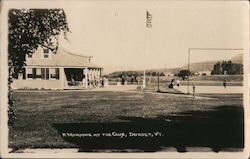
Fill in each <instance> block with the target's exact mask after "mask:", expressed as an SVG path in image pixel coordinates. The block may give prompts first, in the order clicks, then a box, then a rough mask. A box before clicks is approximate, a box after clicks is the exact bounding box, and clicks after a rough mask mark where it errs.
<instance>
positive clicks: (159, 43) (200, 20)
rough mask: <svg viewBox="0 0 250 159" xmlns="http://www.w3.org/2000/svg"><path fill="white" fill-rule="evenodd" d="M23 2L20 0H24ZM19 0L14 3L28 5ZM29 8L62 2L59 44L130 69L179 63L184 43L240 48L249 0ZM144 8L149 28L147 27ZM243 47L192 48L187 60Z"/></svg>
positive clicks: (184, 56) (77, 3)
mask: <svg viewBox="0 0 250 159" xmlns="http://www.w3.org/2000/svg"><path fill="white" fill-rule="evenodd" d="M24 2H25V1H24ZM24 2H20V3H19V4H17V1H15V5H16V6H18V7H22V5H23V6H28V5H27V4H24ZM27 2H28V4H31V3H32V5H31V8H34V7H40V8H44V7H46V6H48V7H49V8H63V9H64V10H65V13H66V15H67V21H68V24H69V29H70V31H71V33H69V34H68V39H69V41H66V40H64V39H62V38H61V40H60V46H61V47H63V48H64V49H66V50H68V51H70V52H73V53H77V54H80V55H91V56H93V59H92V60H93V62H95V63H96V64H98V65H100V66H121V67H125V68H130V69H131V68H132V69H144V68H146V69H153V68H164V67H165V66H166V67H167V68H171V67H180V66H182V65H185V64H187V61H188V60H187V59H188V49H189V48H243V49H245V47H246V43H247V41H248V19H247V18H248V16H246V15H247V14H248V2H242V1H241V2H236V1H161V0H156V1H122V0H120V1H98V0H96V1H80V0H78V1H67V2H64V1H57V2H47V3H45V2H43V1H39V2H36V3H33V2H31V1H27ZM146 10H148V11H149V12H150V14H152V16H153V17H152V28H146ZM239 53H244V50H243V51H239V50H238V51H229V50H227V51H223V50H221V51H206V50H204V51H197V50H196V51H195V50H192V51H191V56H190V61H191V62H199V61H210V60H221V59H224V60H226V59H230V58H231V57H233V56H235V55H237V54H239Z"/></svg>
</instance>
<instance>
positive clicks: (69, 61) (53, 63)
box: [26, 48, 101, 68]
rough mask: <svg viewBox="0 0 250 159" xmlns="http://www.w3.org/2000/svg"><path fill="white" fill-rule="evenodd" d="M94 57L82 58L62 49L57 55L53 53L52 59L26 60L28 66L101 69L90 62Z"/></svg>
mask: <svg viewBox="0 0 250 159" xmlns="http://www.w3.org/2000/svg"><path fill="white" fill-rule="evenodd" d="M91 57H92V56H82V55H77V54H73V53H71V52H68V51H66V50H64V49H62V48H59V49H58V50H57V53H51V54H50V58H48V59H43V58H41V59H40V58H30V59H27V60H26V65H27V66H47V67H91V68H101V67H99V66H97V65H96V64H94V63H92V62H89V58H91Z"/></svg>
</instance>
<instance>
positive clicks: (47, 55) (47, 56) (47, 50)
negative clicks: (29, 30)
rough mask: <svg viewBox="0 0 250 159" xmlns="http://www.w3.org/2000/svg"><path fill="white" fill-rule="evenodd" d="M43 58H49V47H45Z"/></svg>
mask: <svg viewBox="0 0 250 159" xmlns="http://www.w3.org/2000/svg"><path fill="white" fill-rule="evenodd" d="M43 58H49V49H43Z"/></svg>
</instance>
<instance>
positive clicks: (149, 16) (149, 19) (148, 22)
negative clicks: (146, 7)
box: [146, 11, 152, 28]
mask: <svg viewBox="0 0 250 159" xmlns="http://www.w3.org/2000/svg"><path fill="white" fill-rule="evenodd" d="M146 27H147V28H151V27H152V14H150V13H149V11H147V12H146Z"/></svg>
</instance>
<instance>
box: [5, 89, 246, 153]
mask: <svg viewBox="0 0 250 159" xmlns="http://www.w3.org/2000/svg"><path fill="white" fill-rule="evenodd" d="M14 100H15V104H14V108H13V109H14V112H15V114H16V117H17V121H16V122H15V124H14V127H10V129H9V132H10V134H9V137H10V138H9V141H10V142H9V147H11V148H13V149H22V148H41V147H42V148H67V147H77V145H74V144H72V143H69V142H67V141H65V140H64V139H63V138H62V137H61V136H60V134H59V133H58V132H57V130H56V129H55V128H54V127H53V124H60V123H64V124H67V123H104V122H105V123H114V122H123V121H126V120H124V118H126V117H127V118H130V117H134V118H136V117H142V116H145V118H146V119H154V118H157V117H159V116H173V117H174V116H178V114H182V113H183V112H206V111H213V110H214V109H216V108H217V107H223V106H232V107H236V108H237V107H238V108H242V107H243V102H242V95H240V94H231V95H223V94H222V95H216V96H214V95H212V96H211V95H209V94H207V95H205V96H204V97H201V98H196V99H195V100H193V99H192V97H190V96H187V95H175V94H167V93H150V92H145V93H143V92H136V91H134V92H133V91H131V92H102V91H98V92H97V91H96V92H95V91H73V92H70V91H33V92H29V91H21V92H20V91H19V92H14ZM121 116H122V117H123V118H121ZM127 122H128V121H127Z"/></svg>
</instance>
